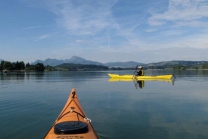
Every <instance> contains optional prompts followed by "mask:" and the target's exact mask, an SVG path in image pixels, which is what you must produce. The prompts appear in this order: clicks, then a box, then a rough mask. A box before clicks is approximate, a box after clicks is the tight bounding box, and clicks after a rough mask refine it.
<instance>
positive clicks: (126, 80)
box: [108, 78, 174, 83]
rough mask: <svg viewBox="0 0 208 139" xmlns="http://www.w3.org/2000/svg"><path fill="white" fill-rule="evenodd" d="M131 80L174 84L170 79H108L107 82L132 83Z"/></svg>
mask: <svg viewBox="0 0 208 139" xmlns="http://www.w3.org/2000/svg"><path fill="white" fill-rule="evenodd" d="M133 80H135V81H160V82H171V83H172V82H174V80H172V79H138V80H137V79H134V78H133V79H120V78H110V79H109V80H108V81H109V82H132V81H133Z"/></svg>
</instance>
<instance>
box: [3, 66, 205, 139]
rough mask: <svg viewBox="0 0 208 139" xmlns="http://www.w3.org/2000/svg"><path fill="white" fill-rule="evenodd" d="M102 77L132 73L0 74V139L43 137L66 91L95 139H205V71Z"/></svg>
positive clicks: (60, 106) (59, 109)
mask: <svg viewBox="0 0 208 139" xmlns="http://www.w3.org/2000/svg"><path fill="white" fill-rule="evenodd" d="M108 73H116V74H132V73H133V72H132V71H103V72H67V71H66V72H42V73H41V72H29V73H27V72H26V73H24V72H20V73H9V72H8V73H6V74H0V111H1V114H0V126H1V130H0V138H2V139H4V138H5V139H8V138H12V139H26V138H30V139H41V138H43V137H44V135H45V134H46V133H47V131H48V130H49V128H50V127H51V125H52V124H53V122H54V120H55V119H56V118H57V116H58V114H59V113H60V111H61V110H62V108H63V106H64V104H65V102H66V99H67V98H68V95H69V93H70V91H71V89H72V88H76V89H77V93H78V96H79V99H80V103H81V104H82V106H83V109H84V111H85V113H86V114H87V116H88V117H89V118H90V119H91V120H92V124H93V126H94V128H95V130H96V132H97V133H98V135H99V137H100V138H101V139H128V138H130V139H131V138H135V139H138V138H141V139H162V138H164V139H167V138H168V139H185V138H187V139H199V138H200V139H207V138H208V133H207V131H208V118H207V116H208V92H207V90H208V85H207V83H208V71H187V72H186V71H166V70H152V71H150V70H147V71H145V73H146V74H147V75H158V74H174V75H175V77H176V79H175V81H167V80H165V81H160V80H157V81H156V80H155V81H147V80H141V81H133V80H130V81H123V80H119V81H118V80H117V81H115V80H110V79H109V76H108V75H107V74H108ZM173 84H174V85H173ZM136 86H137V89H135V87H136ZM140 88H142V89H140Z"/></svg>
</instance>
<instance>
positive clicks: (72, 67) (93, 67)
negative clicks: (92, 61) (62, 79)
mask: <svg viewBox="0 0 208 139" xmlns="http://www.w3.org/2000/svg"><path fill="white" fill-rule="evenodd" d="M55 67H56V68H62V69H67V70H75V71H76V70H108V67H106V66H103V65H83V64H73V63H64V64H61V65H58V66H55Z"/></svg>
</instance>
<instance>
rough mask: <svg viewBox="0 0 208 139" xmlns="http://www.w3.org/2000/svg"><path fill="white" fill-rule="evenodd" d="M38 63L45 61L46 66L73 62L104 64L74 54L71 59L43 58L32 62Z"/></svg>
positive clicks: (33, 63)
mask: <svg viewBox="0 0 208 139" xmlns="http://www.w3.org/2000/svg"><path fill="white" fill-rule="evenodd" d="M37 63H43V64H44V65H45V66H47V65H49V66H57V65H60V64H63V63H73V64H85V65H102V63H100V62H95V61H90V60H86V59H84V58H81V57H78V56H73V57H71V58H70V59H65V60H57V59H50V58H48V59H46V60H45V61H42V60H36V61H35V62H32V63H31V64H32V65H35V64H37Z"/></svg>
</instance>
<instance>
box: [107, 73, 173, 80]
mask: <svg viewBox="0 0 208 139" xmlns="http://www.w3.org/2000/svg"><path fill="white" fill-rule="evenodd" d="M108 75H109V76H110V77H111V78H117V79H136V80H140V79H171V78H172V77H173V75H171V74H170V75H157V76H134V75H119V74H108Z"/></svg>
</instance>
